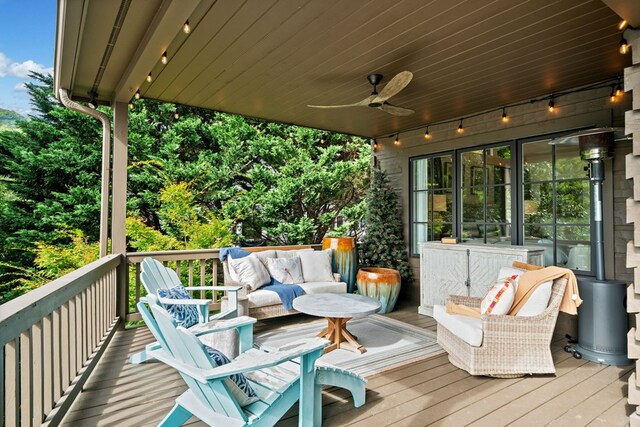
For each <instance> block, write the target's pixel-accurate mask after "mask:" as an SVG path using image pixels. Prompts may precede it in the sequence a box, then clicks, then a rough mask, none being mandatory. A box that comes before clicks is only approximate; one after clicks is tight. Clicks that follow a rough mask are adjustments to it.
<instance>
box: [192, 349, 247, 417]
mask: <svg viewBox="0 0 640 427" xmlns="http://www.w3.org/2000/svg"><path fill="white" fill-rule="evenodd" d="M204 349H205V350H206V352H207V353H208V354H209V357H211V360H212V361H213V363H214V364H215V366H222V365H226V364H227V363H230V362H231V360H229V358H228V357H227V356H225V354H224V353H222V352H221V351H219V350H216V349H215V348H213V347H209V346H208V345H205V346H204ZM224 381H225V383H226V385H227V387H229V391H231V394H233V396H234V397H235V398H236V400H237V401H238V404H239V405H240V406H246V405H249V404H250V403H253V402H255V401H256V400H258V395H257V394H256V392H255V390H253V387H251V384H249V381H247V377H245V376H244V374H233V375H231V376H230V377H229V378H227V379H225V380H224Z"/></svg>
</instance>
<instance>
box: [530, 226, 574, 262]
mask: <svg viewBox="0 0 640 427" xmlns="http://www.w3.org/2000/svg"><path fill="white" fill-rule="evenodd" d="M524 244H525V245H526V246H539V247H541V248H543V249H544V265H545V266H548V265H554V264H553V250H554V249H553V247H554V244H553V227H552V226H540V225H525V226H524ZM566 261H567V258H566V256H565V257H564V260H563V261H562V264H558V265H563V264H564V263H565V262H566Z"/></svg>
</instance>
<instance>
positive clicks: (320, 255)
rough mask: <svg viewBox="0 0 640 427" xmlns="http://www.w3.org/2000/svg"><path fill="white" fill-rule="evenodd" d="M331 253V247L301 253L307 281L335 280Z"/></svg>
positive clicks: (303, 273)
mask: <svg viewBox="0 0 640 427" xmlns="http://www.w3.org/2000/svg"><path fill="white" fill-rule="evenodd" d="M331 253H332V250H331V249H327V250H324V251H312V252H300V253H299V256H300V263H301V264H302V275H303V276H304V281H305V282H333V280H334V278H333V271H332V270H331Z"/></svg>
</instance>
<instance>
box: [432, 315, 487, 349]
mask: <svg viewBox="0 0 640 427" xmlns="http://www.w3.org/2000/svg"><path fill="white" fill-rule="evenodd" d="M433 318H434V319H436V322H438V327H440V325H442V326H444V327H445V328H447V329H448V330H449V331H450V332H451V333H452V334H454V335H455V336H457V337H458V338H460V339H461V340H462V341H464V342H466V343H467V344H469V345H471V346H473V347H480V346H481V345H482V338H483V337H484V333H483V331H482V319H475V318H473V317H468V316H459V315H456V314H449V313H447V308H446V307H445V306H444V305H434V306H433Z"/></svg>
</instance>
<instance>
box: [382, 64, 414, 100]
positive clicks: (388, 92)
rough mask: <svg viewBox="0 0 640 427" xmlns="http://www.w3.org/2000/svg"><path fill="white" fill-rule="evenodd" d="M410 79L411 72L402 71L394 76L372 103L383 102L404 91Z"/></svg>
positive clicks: (411, 76)
mask: <svg viewBox="0 0 640 427" xmlns="http://www.w3.org/2000/svg"><path fill="white" fill-rule="evenodd" d="M412 78H413V73H412V72H411V71H402V72H400V73H398V74H396V75H395V76H394V77H393V78H392V79H391V81H389V83H387V85H386V86H385V87H384V88H382V90H381V91H380V93H379V94H378V96H377V97H376V98H375V100H374V101H373V102H384V101H386V100H387V99H389V98H391V97H392V96H393V95H395V94H397V93H398V92H400V91H401V90H402V89H404V88H405V87H406V86H407V85H408V84H409V82H410V81H411V79H412Z"/></svg>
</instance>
